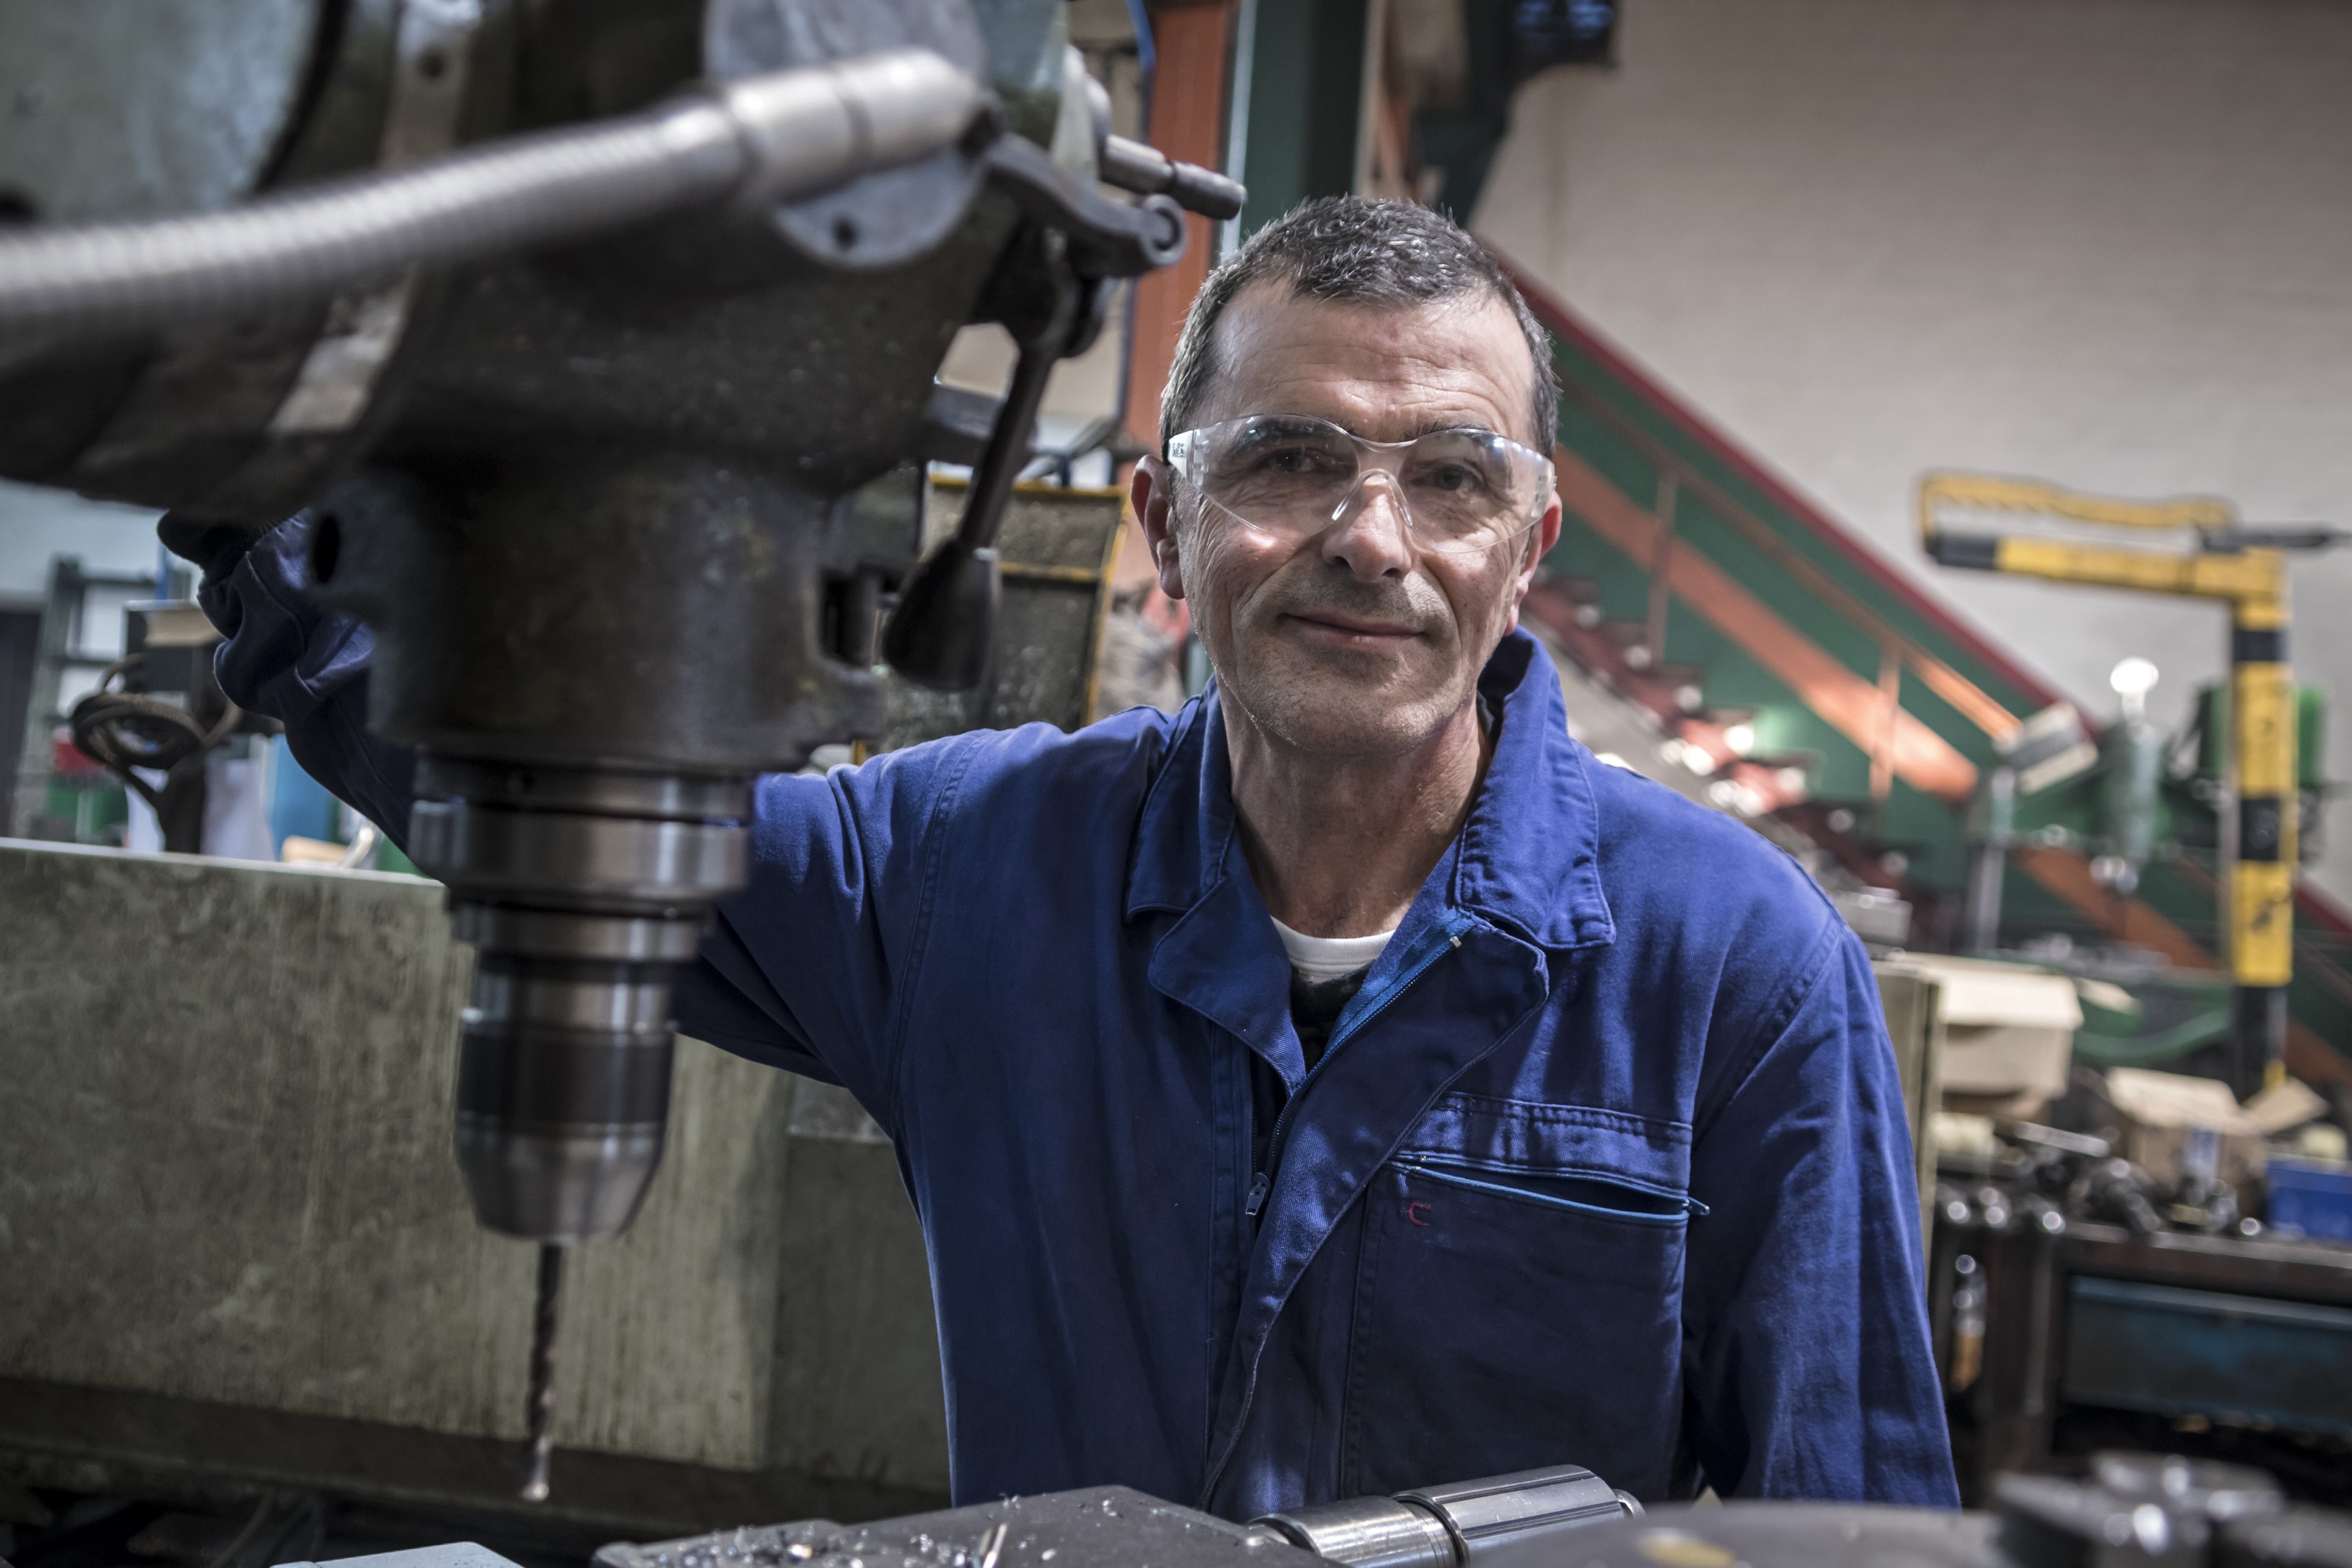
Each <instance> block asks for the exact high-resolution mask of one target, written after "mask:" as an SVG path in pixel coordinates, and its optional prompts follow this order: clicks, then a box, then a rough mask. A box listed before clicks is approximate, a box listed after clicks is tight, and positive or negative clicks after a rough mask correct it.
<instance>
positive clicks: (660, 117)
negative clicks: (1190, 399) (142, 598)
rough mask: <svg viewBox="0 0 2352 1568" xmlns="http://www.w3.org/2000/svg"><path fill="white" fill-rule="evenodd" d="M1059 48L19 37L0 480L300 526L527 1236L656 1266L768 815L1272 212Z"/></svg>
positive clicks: (590, 33) (751, 25) (476, 3)
mask: <svg viewBox="0 0 2352 1568" xmlns="http://www.w3.org/2000/svg"><path fill="white" fill-rule="evenodd" d="M1061 10H1062V7H1061V5H1060V0H970V3H967V0H704V3H703V4H702V5H677V4H674V3H670V0H614V3H612V4H607V5H596V6H547V7H542V6H499V5H485V4H482V3H481V0H357V3H353V4H350V5H341V4H332V5H331V4H328V3H327V0H270V3H269V4H267V5H254V6H251V7H238V8H232V9H231V10H228V11H222V12H219V13H218V14H217V17H216V19H215V21H214V22H213V23H209V24H207V26H209V27H211V28H212V29H213V30H212V31H210V32H204V31H200V32H199V33H198V34H197V35H196V36H195V39H194V50H195V53H196V54H197V55H199V56H201V57H202V58H201V59H200V60H199V61H198V62H197V63H198V64H201V65H202V66H203V67H204V68H202V69H196V68H192V67H191V66H190V64H189V62H188V61H187V60H185V59H184V58H178V57H177V56H175V55H173V51H182V52H184V51H186V50H187V49H188V48H189V47H190V46H189V43H188V41H187V39H186V37H184V35H183V34H181V33H180V32H177V31H174V30H171V29H152V28H150V29H142V28H140V27H137V26H132V25H131V24H130V23H128V22H125V21H123V20H122V19H121V18H123V17H124V16H127V15H128V14H127V13H122V12H120V11H118V10H115V9H113V8H108V7H91V8H87V9H79V8H55V7H30V8H21V9H19V10H13V11H9V12H7V13H5V14H4V15H0V89H12V88H13V87H14V86H15V85H16V84H19V83H22V84H24V85H26V87H27V88H29V85H30V84H31V83H33V82H34V81H35V80H36V79H37V80H38V82H39V84H40V87H41V90H40V91H39V92H38V93H29V92H28V93H26V94H24V95H19V96H18V97H17V98H15V99H12V101H19V102H21V103H24V104H27V105H31V106H32V107H31V108H29V109H27V110H26V111H25V112H24V113H22V114H20V115H19V116H18V118H17V119H16V121H12V123H11V129H10V134H9V137H8V138H7V139H6V142H5V145H0V195H5V196H6V198H7V200H8V203H9V205H10V206H11V208H12V209H13V210H14V211H16V212H17V213H19V214H21V215H24V216H26V217H27V218H28V219H29V220H30V221H26V222H22V223H17V224H14V225H11V226H8V227H6V228H5V229H0V474H5V475H7V476H8V477H11V478H16V479H26V480H31V481H35V482H38V483H44V484H51V485H58V486H63V487H67V488H70V489H77V490H79V491H81V492H82V493H84V494H88V495H92V496H100V497H105V498H109V499H113V500H128V501H134V502H140V503H143V504H148V505H153V506H162V507H169V508H172V509H173V518H172V519H171V520H170V521H169V523H168V526H169V527H170V528H171V529H172V530H173V531H175V534H174V536H175V537H180V538H182V539H183V540H184V541H192V540H196V539H200V538H202V537H203V536H204V535H205V533H206V532H207V531H210V530H214V529H226V530H230V531H236V532H239V533H244V534H257V533H258V532H260V531H263V530H265V529H267V528H268V527H270V526H273V525H275V524H276V523H277V522H278V521H279V520H280V519H283V518H285V517H287V516H288V515H289V514H291V513H293V512H295V511H297V510H299V509H307V510H308V517H309V521H308V527H309V539H310V543H309V549H310V567H311V574H312V576H313V578H314V579H315V581H316V583H317V584H318V585H319V592H320V596H321V598H322V599H323V600H324V601H325V602H326V603H327V604H328V605H331V606H332V607H335V608H339V609H342V610H346V611H349V612H352V613H354V614H356V615H358V616H361V617H362V618H363V619H364V620H366V622H367V623H368V624H369V626H370V627H371V628H372V630H373V633H374V636H375V639H376V649H377V654H376V660H375V663H374V666H373V674H372V678H371V679H372V687H371V699H370V700H371V713H370V724H371V727H372V729H373V731H375V732H376V733H377V734H379V735H381V736H383V737H384V738H386V739H389V740H393V741H396V742H402V743H404V744H407V745H411V746H414V747H415V748H416V749H417V752H418V757H419V761H418V766H417V771H416V777H415V794H416V797H417V804H416V807H415V816H414V818H413V820H412V822H411V823H410V825H409V831H410V842H409V848H410V851H411V854H412V856H413V858H415V860H416V861H417V863H418V864H419V865H420V866H421V867H423V868H425V869H426V870H428V871H430V872H431V873H432V874H433V875H435V876H436V877H438V878H439V879H442V880H443V881H444V882H446V884H447V885H448V887H449V891H450V902H451V908H452V911H453V917H454V919H455V921H456V925H457V931H458V932H459V934H460V935H462V936H463V937H465V938H466V940H467V941H469V942H473V943H474V944H475V945H476V947H477V949H478V964H477V977H476V981H475V989H474V994H473V998H472V1002H471V1005H469V1006H468V1008H467V1012H466V1016H465V1034H464V1045H463V1050H462V1056H461V1066H460V1072H459V1084H458V1091H457V1152H458V1158H459V1162H460V1163H461V1165H462V1167H463V1169H464V1172H465V1176H466V1181H467V1188H468V1191H469V1193H470V1194H471V1196H472V1199H473V1203H474V1205H475V1209H476V1212H477V1214H478V1216H479V1217H480V1219H481V1220H482V1222H483V1223H484V1224H485V1225H486V1226H489V1227H490V1228H492V1229H494V1230H498V1231H501V1232H504V1233H506V1234H509V1235H513V1236H517V1237H526V1238H529V1239H531V1240H535V1241H538V1242H541V1243H542V1244H544V1245H545V1246H547V1247H550V1248H552V1247H560V1246H565V1245H569V1244H572V1243H575V1242H581V1241H587V1240H593V1239H596V1238H598V1237H609V1236H613V1235H615V1234H617V1233H618V1232H619V1231H621V1230H622V1229H623V1228H624V1227H625V1226H627V1224H628V1223H629V1221H630V1219H631V1217H632V1216H633V1215H635V1212H636V1209H637V1207H638V1205H639V1204H640V1203H641V1202H642V1201H643V1198H644V1196H645V1194H646V1187H647V1185H648V1184H649V1183H650V1181H651V1179H652V1176H653V1173H654V1171H655V1168H656V1164H657V1163H658V1162H659V1160H660V1158H661V1152H662V1143H663V1137H664V1124H665V1120H666V1115H667V1098H668V1085H669V1079H670V1051H671V1040H672V1037H673V1027H672V1024H671V1007H670V989H671V978H672V976H673V974H674V973H675V971H676V968H677V965H678V964H680V963H685V962H687V961H688V960H690V959H691V958H692V957H693V955H694V952H695V950H696V945H697V942H698V939H699V936H700V933H701V931H702V930H703V929H704V926H705V924H706V922H707V921H708V919H709V911H710V909H711V907H712V905H713V904H714V903H715V902H716V901H717V900H719V899H720V898H723V897H725V896H726V895H727V894H729V893H730V892H732V891H734V890H735V889H739V888H740V887H741V886H742V885H743V881H744V879H745V876H746V867H747V860H748V850H747V826H746V824H747V821H748V818H749V816H750V812H751V781H752V779H753V777H754V776H755V775H756V774H758V773H761V772H766V771H774V770H783V769H790V768H793V767H796V766H798V765H799V764H800V763H802V762H803V760H804V759H805V758H806V757H807V755H808V753H809V752H810V751H811V750H812V749H814V747H815V746H816V745H817V744H819V743H821V742H827V741H839V740H847V739H850V738H852V737H858V736H872V735H874V734H876V733H877V732H878V731H879V728H880V724H881V710H882V689H881V684H880V681H879V680H878V679H877V675H876V673H875V668H874V666H875V658H876V646H877V637H878V635H879V630H880V625H881V622H882V620H883V618H884V617H885V616H888V617H889V620H890V625H891V627H892V631H893V634H894V635H893V639H892V649H891V651H892V653H893V656H894V658H897V659H898V660H899V661H900V663H901V668H902V669H904V670H905V671H906V673H908V675H910V676H911V677H913V678H915V679H923V680H925V681H927V682H929V683H931V684H934V685H940V686H954V685H956V684H958V683H966V682H969V681H970V680H971V679H974V678H975V677H976V676H977V675H978V674H979V672H980V671H981V670H982V669H983V668H985V667H986V665H987V662H988V659H989V658H990V655H991V649H992V641H993V628H992V615H993V606H994V604H995V593H994V565H993V561H992V558H991V555H990V552H989V551H988V549H987V546H988V544H989V542H990V541H991V539H992V532H993V528H994V523H995V517H994V512H995V510H1000V509H1001V506H1002V500H1003V491H1004V490H1006V489H1009V478H1010V474H1011V473H1012V472H1013V471H1016V470H1017V468H1018V467H1019V464H1020V461H1021V460H1022V459H1023V458H1025V456H1026V452H1027V445H1028V442H1029V440H1030V439H1031V428H1030V426H1031V420H1032V417H1033V416H1034V403H1035V393H1036V392H1037V391H1038V390H1039V389H1041V388H1042V384H1043V377H1044V372H1045V370H1046V369H1050V367H1051V364H1052V363H1053V361H1054V360H1055V358H1057V357H1059V356H1061V355H1065V354H1067V353H1074V352H1076V351H1077V350H1078V349H1080V348H1083V346H1084V345H1085V343H1086V342H1088V341H1090V340H1091V337H1092V335H1093V333H1094V331H1096V330H1097V329H1098V327H1099V325H1100V321H1101V317H1102V313H1103V310H1104V306H1105V302H1106V300H1107V298H1108V289H1109V288H1110V286H1111V284H1112V281H1113V280H1115V279H1120V278H1127V277H1132V276H1136V275H1138V274H1140V273H1143V272H1146V271H1149V270H1150V269H1151V268H1156V267H1160V266H1164V265H1166V264H1167V263H1169V262H1170V261H1171V260H1173V259H1174V258H1176V257H1177V256H1178V255H1179V254H1180V253H1181V250H1182V248H1183V246H1184V240H1185V236H1184V223H1183V218H1182V213H1181V207H1180V204H1183V203H1190V204H1191V205H1193V206H1195V207H1196V208H1200V209H1202V210H1205V211H1208V212H1212V213H1215V214H1219V215H1223V214H1226V213H1229V212H1230V211H1231V210H1233V209H1234V207H1235V206H1236V205H1237V204H1238V201H1239V187H1237V186H1234V185H1232V184H1231V183H1230V182H1227V181H1223V180H1221V179H1219V178H1218V177H1216V176H1213V175H1211V174H1208V173H1207V172H1206V171H1199V170H1191V169H1188V168H1185V167H1184V166H1181V165H1176V164H1172V163H1167V161H1166V160H1164V159H1162V160H1159V161H1158V162H1156V163H1155V162H1154V161H1153V159H1154V158H1155V157H1156V154H1155V155H1153V156H1151V157H1147V156H1145V154H1144V153H1143V152H1141V151H1139V150H1136V149H1133V148H1124V149H1111V148H1109V143H1108V125H1107V123H1105V122H1103V121H1102V119H1101V116H1100V115H1099V113H1098V112H1097V110H1098V107H1099V106H1098V104H1097V103H1095V102H1093V101H1092V100H1094V98H1095V94H1094V93H1093V92H1091V91H1090V90H1089V89H1087V84H1086V78H1085V73H1084V69H1083V67H1082V66H1080V65H1078V64H1077V63H1076V54H1075V52H1074V51H1071V50H1069V49H1068V48H1067V47H1066V45H1065V44H1064V42H1063V38H1062V26H1063V22H1062V16H1061ZM207 15H212V14H210V13H208V14H207ZM131 96H137V97H139V98H140V100H141V101H142V115H141V116H140V117H138V118H137V120H136V121H135V122H134V123H129V124H125V125H116V124H115V123H113V121H111V120H109V121H106V122H105V123H103V124H100V123H98V122H97V121H95V120H93V119H92V118H91V117H92V116H93V115H95V114H96V113H97V110H100V109H102V108H103V107H104V106H106V105H107V104H110V103H112V102H117V101H120V100H123V99H126V98H128V97H131ZM75 105H82V106H88V107H87V108H86V109H85V110H76V109H75V108H73V107H72V106H75ZM199 132H201V134H200V133H199ZM142 137H144V138H147V139H148V140H149V141H151V142H156V143H157V145H148V144H146V143H145V142H142V140H141V139H142ZM175 137H176V140H174V138H175ZM1107 150H1108V151H1107ZM164 153H169V154H170V155H169V156H165V155H163V154H164ZM1163 165H1164V167H1163ZM1097 174H1108V175H1109V177H1110V178H1111V179H1112V180H1113V182H1114V183H1117V184H1122V185H1125V186H1127V187H1129V188H1135V187H1139V186H1140V187H1147V188H1148V189H1149V194H1146V195H1142V196H1141V197H1140V198H1139V200H1136V201H1134V202H1131V203H1130V202H1125V201H1120V200H1115V199H1112V198H1109V197H1106V196H1105V195H1102V194H1100V192H1099V191H1098V189H1097V185H1096V184H1095V180H1096V176H1097ZM971 321H1008V322H1010V323H1012V324H1013V326H1014V328H1015V331H1016V332H1018V333H1020V334H1021V336H1022V338H1023V342H1024V356H1023V372H1022V377H1021V379H1020V380H1019V381H1018V382H1017V383H1016V387H1015V394H1016V395H1014V396H1013V398H1011V399H1010V400H1008V401H1007V403H1006V404H1005V405H1003V406H1002V407H1001V408H999V409H998V410H996V411H995V413H994V416H993V418H992V428H991V432H990V436H989V438H988V441H987V448H988V457H987V458H986V459H985V460H984V462H983V466H982V477H983V478H984V479H986V480H987V484H986V486H985V487H984V488H983V489H976V491H975V494H974V498H973V502H972V504H971V506H970V507H968V509H967V510H966V512H965V515H964V517H963V519H962V520H961V526H960V529H959V531H958V535H957V542H956V544H955V546H954V547H953V548H952V549H951V550H950V552H947V557H946V558H943V559H942V560H940V561H939V562H936V563H933V564H932V565H930V566H929V567H927V568H925V570H924V574H923V575H922V576H921V577H919V578H917V579H916V581H915V584H914V585H913V587H912V588H911V589H909V591H908V595H907V599H908V603H907V604H904V605H900V606H899V607H898V610H897V613H896V614H895V615H892V614H891V606H892V602H893V599H894V597H895V596H896V595H898V594H899V592H900V590H901V589H902V588H907V587H908V579H909V578H910V576H912V575H913V574H915V572H916V569H917V565H918V560H917V556H918V552H919V542H920V539H921V497H922V495H923V492H924V489H925V486H924V485H923V483H922V482H921V479H922V467H921V465H922V463H923V462H924V460H925V459H927V458H947V457H957V456H961V454H963V453H964V452H966V451H967V450H968V444H969V439H970V435H969V428H968V427H969V426H970V425H971V410H969V409H960V408H957V407H952V406H950V407H948V408H947V410H946V414H945V416H944V417H943V416H941V413H940V408H941V405H940V403H939V402H937V401H936V400H935V386H934V383H933V380H932V376H933V373H934V371H935V370H936V369H937V368H938V365H939V363H940V358H941V356H942V355H943V354H944V353H945V352H946V349H947V346H948V343H949V341H950V338H951V337H952V336H953V334H954V332H955V331H956V330H957V329H958V328H960V327H961V326H963V325H965V324H966V323H967V322H971ZM953 402H954V400H952V399H950V400H948V403H949V404H950V405H952V404H953ZM1000 477H1001V478H1002V479H1003V480H1004V481H1005V482H1003V483H1000V482H998V480H999V478H1000ZM925 584H930V585H931V586H930V587H929V589H928V590H927V589H926V588H925ZM561 1275H562V1260H561V1258H560V1256H558V1255H557V1254H555V1253H553V1252H552V1251H550V1252H549V1253H548V1254H546V1255H545V1256H544V1257H543V1258H542V1259H541V1269H540V1274H539V1280H540V1299H539V1302H538V1307H537V1310H536V1313H535V1316H534V1320H533V1321H534V1330H535V1334H534V1348H533V1352H532V1358H531V1365H532V1390H531V1394H530V1404H529V1409H530V1430H531V1434H532V1441H533V1447H534V1452H535V1455H536V1467H535V1470H534V1475H533V1478H532V1480H531V1482H530V1487H531V1489H532V1491H533V1493H534V1494H535V1495H544V1489H545V1473H544V1472H545V1462H546V1458H547V1446H548V1430H547V1412H548V1409H549V1397H550V1394H549V1378H550V1375H551V1366H552V1360H551V1337H552V1333H553V1325H554V1322H555V1300H554V1294H555V1289H556V1285H557V1282H558V1280H559V1279H561Z"/></svg>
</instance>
